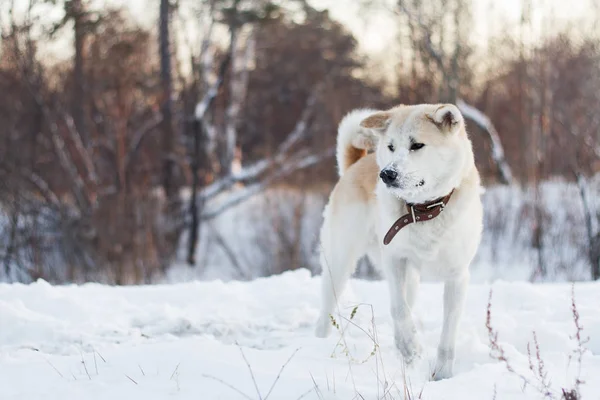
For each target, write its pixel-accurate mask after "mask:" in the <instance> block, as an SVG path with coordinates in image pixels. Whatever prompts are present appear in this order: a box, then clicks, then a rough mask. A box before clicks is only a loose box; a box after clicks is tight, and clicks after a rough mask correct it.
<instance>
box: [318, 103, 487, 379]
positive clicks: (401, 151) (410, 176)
mask: <svg viewBox="0 0 600 400" xmlns="http://www.w3.org/2000/svg"><path fill="white" fill-rule="evenodd" d="M370 149H373V150H375V151H374V153H370V152H368V150H370ZM337 164H338V169H339V175H340V180H339V181H338V183H337V185H336V186H335V188H334V189H333V191H332V193H331V195H330V198H329V203H328V205H327V207H326V208H325V211H324V217H325V221H324V223H323V226H322V228H321V245H322V251H321V265H322V267H323V284H322V290H323V293H322V296H323V299H322V308H321V313H320V317H319V320H318V322H317V329H316V334H317V336H319V337H325V336H327V335H328V334H329V332H330V330H331V321H330V314H332V313H333V311H334V307H335V305H336V301H337V297H338V296H340V294H341V293H342V291H343V289H344V287H345V285H346V283H347V281H348V278H349V277H350V275H351V274H352V272H353V271H354V270H355V268H356V262H357V260H358V259H359V258H360V257H361V256H363V255H364V254H367V255H368V257H369V258H370V260H371V261H372V262H373V264H374V265H375V266H377V267H378V268H380V269H381V271H382V272H383V275H384V277H385V278H386V280H387V281H388V283H389V289H390V298H391V314H392V318H393V321H394V333H395V341H396V346H397V347H398V349H399V350H400V352H401V353H402V355H403V357H404V360H405V361H406V362H407V363H410V362H411V361H412V360H413V359H414V358H415V357H417V356H419V354H420V350H421V348H420V345H419V342H418V340H417V337H416V327H415V324H414V322H413V319H412V317H411V308H412V307H413V304H414V301H415V297H416V293H417V288H418V284H419V281H420V276H421V275H422V274H423V275H427V276H432V277H435V278H438V279H442V280H443V281H444V282H445V287H444V324H443V328H442V335H441V339H440V343H439V346H438V351H437V362H436V366H435V370H434V371H433V378H434V379H444V378H448V377H450V376H452V368H453V364H454V347H455V341H456V334H457V329H458V323H459V319H460V315H461V313H462V308H463V305H464V301H465V295H466V291H467V286H468V283H469V264H470V263H471V261H472V259H473V257H474V256H475V253H476V251H477V247H478V246H479V242H480V238H481V231H482V218H483V210H482V204H481V199H480V193H481V187H480V179H479V173H478V172H477V168H476V167H475V162H474V158H473V150H472V146H471V141H470V140H469V138H468V136H467V132H466V130H465V123H464V119H463V117H462V115H461V113H460V111H459V110H458V108H457V107H456V106H454V105H452V104H437V105H432V104H421V105H413V106H404V105H401V106H398V107H395V108H392V109H390V110H387V111H377V110H369V109H360V110H355V111H353V112H351V113H349V114H348V115H347V116H346V117H344V119H343V120H342V121H341V122H340V125H339V128H338V138H337Z"/></svg>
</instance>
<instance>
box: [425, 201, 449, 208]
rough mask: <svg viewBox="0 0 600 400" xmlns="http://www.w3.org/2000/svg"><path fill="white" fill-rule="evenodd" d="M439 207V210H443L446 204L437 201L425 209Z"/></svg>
mask: <svg viewBox="0 0 600 400" xmlns="http://www.w3.org/2000/svg"><path fill="white" fill-rule="evenodd" d="M437 206H440V208H441V210H443V209H444V207H446V204H445V203H444V202H443V201H438V202H437V203H433V204H430V205H428V206H427V208H428V209H429V208H433V207H437Z"/></svg>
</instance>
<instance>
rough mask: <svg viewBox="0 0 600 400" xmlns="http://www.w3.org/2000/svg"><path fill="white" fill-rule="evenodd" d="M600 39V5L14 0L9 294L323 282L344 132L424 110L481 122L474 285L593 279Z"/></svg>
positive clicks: (5, 110) (472, 0)
mask: <svg viewBox="0 0 600 400" xmlns="http://www.w3.org/2000/svg"><path fill="white" fill-rule="evenodd" d="M599 23H600V1H598V0H581V1H577V2H564V1H559V0H546V1H543V0H510V1H504V2H497V1H493V0H398V1H394V0H372V1H366V0H360V1H350V0H337V1H336V0H314V1H309V0H279V1H266V0H254V1H252V0H132V1H125V0H0V27H1V33H2V37H1V38H2V42H1V46H0V52H1V58H0V93H1V96H0V141H1V144H0V281H8V282H31V281H34V280H37V279H40V278H41V279H45V280H47V281H49V282H53V283H67V282H86V281H97V282H103V283H109V284H119V285H121V284H141V283H160V282H173V281H181V280H189V279H216V278H218V279H224V280H229V279H241V280H248V279H253V278H257V277H261V276H268V275H272V274H277V273H281V272H283V271H286V270H291V269H297V268H307V269H310V270H311V271H312V272H313V273H315V274H317V273H319V272H320V266H319V264H318V256H317V253H318V250H319V240H318V232H319V228H320V225H321V222H322V210H323V207H324V205H325V203H326V200H327V196H328V194H329V191H330V190H331V188H332V186H333V184H334V183H335V181H336V178H337V173H336V168H335V164H334V159H333V148H334V145H335V137H336V127H337V123H338V122H339V121H340V119H341V118H342V117H343V116H344V114H345V113H346V112H348V111H350V110H351V109H353V108H356V107H372V108H387V107H391V106H393V105H396V104H399V103H405V104H412V103H422V102H428V103H436V102H452V103H455V104H457V105H458V106H459V108H460V109H461V111H462V112H463V114H464V116H465V118H466V120H467V127H468V131H469V133H470V136H471V139H472V141H473V145H474V149H475V155H476V162H477V164H478V167H479V169H480V171H481V173H482V175H483V181H484V185H485V188H486V191H485V193H484V194H483V201H484V207H485V231H484V237H483V241H482V244H481V248H480V250H479V253H478V255H477V258H476V260H475V262H474V263H473V265H472V271H473V274H472V275H473V277H474V280H476V281H487V280H492V279H509V280H530V281H553V280H589V279H598V278H599V277H600V266H599V260H600V234H599V227H598V219H599V218H600V200H599V199H598V197H599V196H598V193H599V190H600V179H599V177H598V175H597V172H598V170H599V169H600V141H599V140H600V110H599V105H600V101H599V100H600V24H599ZM356 275H357V276H359V277H363V278H373V279H376V278H377V277H378V274H377V272H376V271H375V270H374V269H373V268H372V266H371V265H370V264H369V263H368V261H366V260H362V261H361V263H360V267H359V269H358V271H357V273H356Z"/></svg>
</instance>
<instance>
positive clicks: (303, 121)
mask: <svg viewBox="0 0 600 400" xmlns="http://www.w3.org/2000/svg"><path fill="white" fill-rule="evenodd" d="M322 88H323V84H322V83H321V84H319V85H317V87H316V88H315V89H314V90H313V92H312V93H311V95H310V96H309V98H308V100H307V101H306V105H305V106H304V110H303V111H302V115H301V116H300V119H299V120H298V122H297V123H296V126H295V127H294V129H293V130H292V131H291V132H290V134H289V135H288V137H287V138H286V139H285V140H284V141H283V143H281V144H280V145H279V147H278V148H277V151H276V152H275V156H273V157H270V158H263V159H262V160H259V161H257V162H255V163H253V164H252V165H250V166H247V167H244V168H243V169H242V170H241V171H240V172H239V173H237V174H231V175H228V176H226V177H223V178H221V179H219V180H217V181H215V182H213V183H212V184H210V185H208V186H206V187H205V188H204V189H203V190H202V196H203V197H204V199H205V200H209V199H211V198H213V197H215V196H217V195H218V194H220V193H222V192H224V191H225V190H227V189H229V188H231V187H232V186H234V185H235V184H236V183H247V182H251V181H254V180H257V179H258V178H259V177H260V175H261V174H263V173H264V172H265V171H267V170H269V169H271V168H272V167H275V166H277V165H280V164H282V163H285V162H286V159H288V160H289V157H288V155H289V151H290V149H291V148H292V147H293V146H294V145H296V144H297V143H298V142H300V141H301V140H302V139H304V138H305V137H306V135H307V132H308V129H307V128H308V121H309V120H310V118H311V117H312V115H313V113H314V110H315V104H316V102H317V99H318V98H319V94H320V93H321V90H322Z"/></svg>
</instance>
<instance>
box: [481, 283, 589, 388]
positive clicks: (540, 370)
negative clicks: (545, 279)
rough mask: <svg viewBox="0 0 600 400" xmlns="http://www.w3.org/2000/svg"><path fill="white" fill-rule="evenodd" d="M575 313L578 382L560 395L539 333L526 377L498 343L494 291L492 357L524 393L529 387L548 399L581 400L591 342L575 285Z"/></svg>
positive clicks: (531, 348)
mask: <svg viewBox="0 0 600 400" xmlns="http://www.w3.org/2000/svg"><path fill="white" fill-rule="evenodd" d="M571 312H572V318H573V323H574V325H575V334H574V335H573V336H571V339H573V340H575V343H576V345H577V346H576V348H575V350H573V353H572V354H571V355H570V356H569V363H570V362H571V360H572V359H575V362H576V363H577V373H576V377H575V380H574V382H573V383H572V384H571V385H570V387H568V388H561V389H560V392H557V391H556V390H555V389H554V388H553V386H552V382H551V379H550V377H549V375H548V371H547V370H546V367H545V363H544V360H543V358H542V355H541V350H540V343H539V341H538V338H537V334H536V332H535V331H533V332H532V337H533V339H532V341H531V342H528V343H527V359H528V366H529V373H528V375H529V376H531V377H529V376H526V375H525V374H524V373H522V372H519V371H518V370H517V369H516V368H514V367H513V365H512V364H511V362H510V361H509V359H508V358H507V356H506V352H505V351H504V348H503V347H502V345H501V344H500V342H499V341H498V332H497V331H496V330H494V328H493V327H492V291H491V290H490V296H489V299H488V304H487V315H486V324H485V326H486V328H487V331H488V338H489V346H490V356H491V357H492V358H493V359H495V360H497V361H499V362H501V363H503V364H504V365H505V366H506V369H507V370H508V371H509V372H510V373H512V374H514V375H516V376H518V377H519V379H521V381H522V383H523V391H525V390H526V388H527V387H528V386H530V387H533V388H535V390H536V391H537V392H538V393H539V394H540V395H541V396H542V397H543V398H546V399H551V400H556V399H560V400H581V399H582V397H581V391H580V387H581V385H582V384H583V383H584V381H582V380H581V364H582V359H583V355H584V353H585V352H586V350H587V349H586V348H585V344H586V343H587V342H588V341H589V338H588V337H583V336H582V333H583V327H582V326H581V322H580V319H579V312H578V311H577V304H576V302H575V285H574V284H573V286H572V288H571ZM495 397H496V388H495V387H494V398H495Z"/></svg>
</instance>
